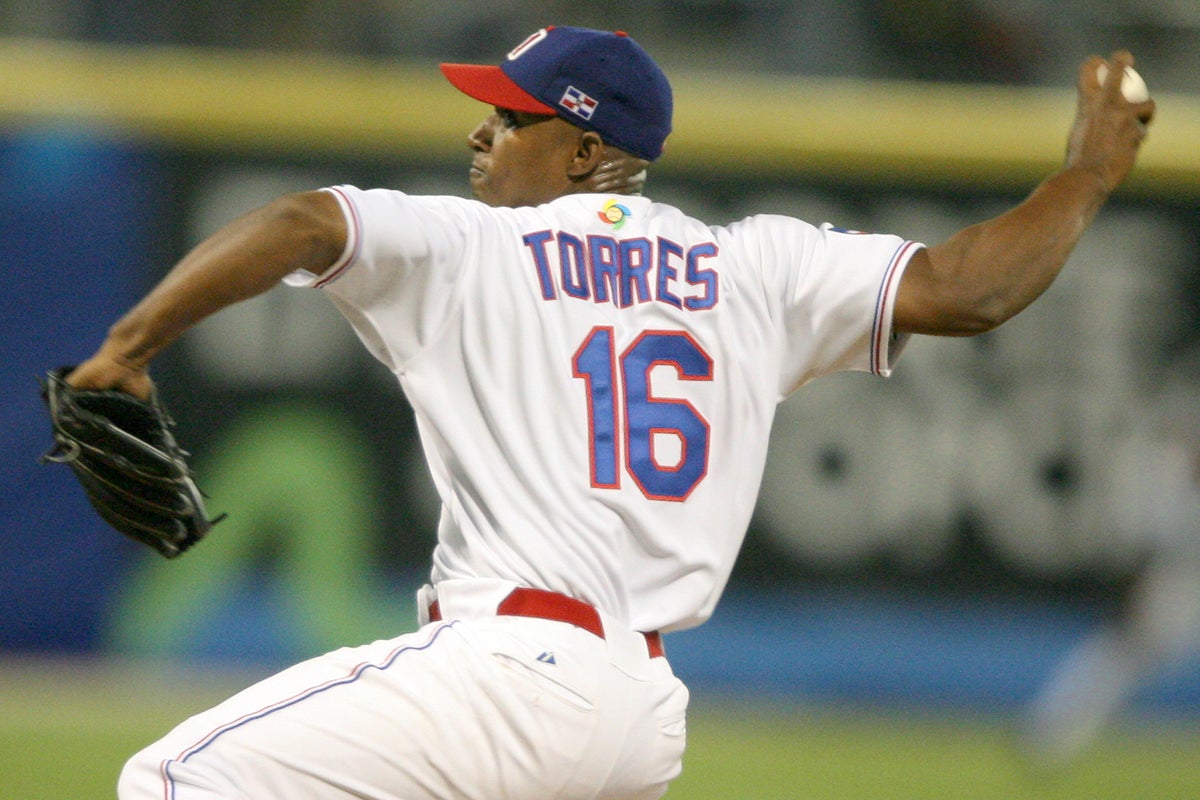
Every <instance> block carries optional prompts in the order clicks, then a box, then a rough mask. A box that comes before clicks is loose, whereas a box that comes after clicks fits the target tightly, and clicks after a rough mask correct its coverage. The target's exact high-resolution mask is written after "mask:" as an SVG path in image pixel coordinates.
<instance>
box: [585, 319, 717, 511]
mask: <svg viewBox="0 0 1200 800" xmlns="http://www.w3.org/2000/svg"><path fill="white" fill-rule="evenodd" d="M572 366H573V368H574V373H573V374H574V376H575V377H576V378H580V379H581V380H583V382H584V384H585V385H586V386H587V403H588V442H589V445H590V453H589V461H590V468H591V479H592V485H593V486H596V487H598V488H602V489H617V488H619V487H620V485H621V482H620V467H619V464H620V463H621V461H622V459H623V461H624V465H625V469H626V470H627V471H628V473H629V475H630V476H631V477H632V478H633V480H634V481H635V482H636V483H637V485H638V487H639V488H640V489H641V490H642V493H643V494H645V495H646V497H648V498H650V499H651V500H675V501H682V500H686V499H687V497H688V495H689V494H691V492H692V490H693V489H695V488H696V486H697V485H699V483H700V481H702V480H704V476H705V475H706V474H707V473H708V437H709V425H708V420H706V419H705V418H704V417H703V415H701V414H700V412H699V411H697V410H696V408H695V407H694V406H693V405H692V404H691V403H689V402H688V401H687V400H683V399H680V398H663V397H656V396H655V395H654V394H653V392H652V387H651V385H650V383H651V380H650V379H651V372H652V370H654V368H655V367H661V366H665V367H673V368H674V369H675V371H676V374H677V375H678V377H679V379H680V380H686V381H710V380H712V373H713V362H712V358H710V357H709V355H708V354H707V353H705V352H704V350H703V349H702V348H701V347H700V345H699V344H697V343H696V341H695V340H694V339H693V338H692V337H691V336H690V335H688V334H687V333H685V332H683V331H643V332H642V333H641V334H640V335H639V336H638V337H637V339H635V340H634V341H633V343H632V344H630V345H629V347H627V348H625V351H624V352H623V353H621V355H620V356H619V357H618V356H617V355H616V350H615V345H614V342H613V329H612V328H611V327H608V326H598V327H595V328H592V330H591V331H590V332H589V333H588V336H587V338H586V339H584V340H583V344H582V345H580V347H579V349H578V350H576V351H575V357H574V359H573V360H572ZM622 421H623V422H624V427H622V424H621V423H622ZM622 434H624V435H623V436H622ZM660 437H675V438H676V440H677V441H678V444H679V457H678V459H676V460H673V462H672V463H661V462H660V461H659V460H657V459H656V458H655V442H656V440H659V439H660ZM622 440H623V441H622Z"/></svg>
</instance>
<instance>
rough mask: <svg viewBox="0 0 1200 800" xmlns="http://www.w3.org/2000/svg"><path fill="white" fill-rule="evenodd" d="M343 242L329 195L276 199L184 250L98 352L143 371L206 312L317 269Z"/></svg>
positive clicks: (335, 254)
mask: <svg viewBox="0 0 1200 800" xmlns="http://www.w3.org/2000/svg"><path fill="white" fill-rule="evenodd" d="M345 240H346V231H345V224H344V221H343V218H342V215H341V211H340V209H339V208H338V206H337V202H336V200H334V199H333V197H332V196H330V195H329V194H328V193H324V192H310V193H305V194H299V195H288V196H285V197H282V198H280V199H278V200H276V201H274V202H272V203H270V204H269V205H267V206H264V207H263V208H260V209H258V210H256V211H253V212H250V213H249V214H247V215H245V216H243V217H241V218H239V219H237V220H235V221H234V222H232V223H230V224H229V225H227V226H226V227H224V228H222V229H221V230H220V231H218V232H217V233H216V234H214V235H213V236H212V237H210V238H209V239H207V240H205V241H204V242H203V243H201V244H200V245H199V246H197V247H196V248H195V249H194V250H192V251H191V252H190V253H188V254H187V255H186V256H185V257H184V258H183V259H182V260H181V261H180V262H179V263H178V264H177V265H176V266H175V268H174V269H172V270H171V272H170V273H168V274H167V276H166V277H165V278H164V279H163V280H162V282H161V283H159V284H158V285H157V286H156V287H155V288H154V289H153V290H152V291H151V292H150V293H149V294H148V295H146V297H145V298H144V299H143V300H142V301H141V302H140V303H138V304H137V305H136V306H135V307H134V308H133V309H132V310H131V311H130V312H129V313H128V314H126V315H125V316H123V317H122V318H121V319H120V320H118V321H117V322H116V323H115V324H114V325H113V326H112V328H111V329H110V331H109V335H108V338H107V340H106V341H105V343H104V346H103V347H102V349H101V351H102V352H103V353H105V354H106V355H107V356H108V357H109V358H111V359H113V360H114V361H117V362H118V363H120V364H122V365H123V366H125V367H128V368H130V369H134V370H143V369H145V367H146V365H147V364H148V363H149V362H150V360H151V359H152V358H153V357H154V356H155V355H156V354H158V353H159V352H160V351H161V350H162V349H163V348H165V347H166V346H167V345H169V344H171V343H172V342H173V341H175V340H176V339H177V338H179V336H180V335H181V334H183V332H184V331H186V330H187V329H188V328H190V327H192V326H193V325H195V324H196V323H197V322H199V321H200V320H202V319H204V318H205V317H207V316H209V315H211V314H213V313H215V312H217V311H220V310H221V309H223V308H225V307H227V306H230V305H233V304H235V303H238V302H240V301H242V300H247V299H249V298H251V297H254V296H256V295H259V294H262V293H263V292H266V291H267V290H268V289H270V288H272V287H273V286H275V285H276V284H278V283H279V281H280V280H282V279H283V278H284V277H285V276H286V275H288V274H289V273H291V272H293V271H294V270H297V269H307V270H309V271H310V272H314V273H318V274H319V273H321V272H323V271H324V270H325V269H326V268H327V267H328V266H329V265H331V264H332V263H333V262H334V260H335V259H337V257H338V256H339V255H340V254H341V252H342V249H343V248H344V246H345Z"/></svg>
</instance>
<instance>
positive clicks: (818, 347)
mask: <svg viewBox="0 0 1200 800" xmlns="http://www.w3.org/2000/svg"><path fill="white" fill-rule="evenodd" d="M329 191H331V192H332V193H333V194H334V196H335V197H336V198H337V199H338V201H339V203H340V204H341V205H342V208H343V211H344V213H345V215H346V219H347V222H348V225H349V239H348V242H347V246H346V250H345V252H344V254H343V255H342V257H341V259H340V260H339V261H338V262H337V263H336V264H335V265H334V266H333V267H332V268H331V269H330V270H328V271H327V272H326V273H325V274H324V275H321V276H305V275H297V276H293V278H292V279H291V282H292V283H300V284H308V285H312V286H317V287H321V288H323V289H324V290H325V291H327V292H328V293H329V295H330V296H331V297H332V298H333V300H334V302H335V303H336V304H337V306H338V307H339V308H340V309H341V310H342V312H343V313H344V314H345V316H346V317H347V318H348V319H349V321H350V322H351V324H352V325H353V327H354V329H355V331H356V332H357V333H358V335H359V337H360V338H361V339H362V341H363V342H365V343H366V345H367V347H368V348H369V349H370V351H371V352H372V353H373V354H374V355H375V356H376V357H377V358H378V359H379V360H380V361H382V362H383V363H384V364H386V365H387V366H388V367H389V368H391V369H392V370H393V372H394V373H395V374H396V376H397V377H398V379H399V381H400V383H401V385H402V386H403V389H404V391H405V393H406V395H407V397H408V398H409V400H410V401H411V403H412V406H413V408H414V409H415V412H416V418H417V422H418V426H419V429H420V434H421V439H422V442H423V446H424V449H425V455H426V457H427V459H428V462H429V465H430V469H431V471H432V475H433V480H434V483H435V484H436V486H437V489H438V491H439V493H440V495H441V498H442V502H443V511H442V517H441V523H440V526H439V531H438V544H437V548H436V551H435V553H434V565H433V573H432V581H433V583H434V584H437V583H438V582H440V581H444V580H448V579H456V578H500V579H504V580H510V581H514V582H516V583H518V584H521V585H526V586H532V587H535V588H541V589H547V590H551V591H555V592H560V593H563V594H567V595H571V596H573V597H576V598H579V599H581V600H584V601H586V602H588V603H591V604H592V605H594V606H596V607H597V608H599V609H601V610H603V611H604V612H606V613H607V614H610V615H612V616H613V617H615V618H616V619H618V620H621V621H622V622H623V623H624V624H626V625H628V626H629V627H630V628H632V629H634V630H645V631H649V630H673V629H681V628H686V627H690V626H693V625H696V624H699V623H700V622H702V621H704V620H705V619H707V618H708V616H709V615H710V614H711V613H712V611H713V608H714V606H715V605H716V602H717V599H718V597H719V596H720V594H721V591H722V589H723V588H724V586H725V584H726V581H727V580H728V577H729V574H730V571H731V569H732V567H733V564H734V560H735V558H736V555H737V552H738V550H739V548H740V546H741V544H742V540H743V538H744V535H745V531H746V528H747V526H748V524H749V521H750V517H751V513H752V511H753V509H754V505H755V500H756V497H757V494H758V488H759V481H760V478H761V474H762V470H763V465H764V461H765V458H766V450H767V442H768V438H769V437H768V434H769V430H770V426H771V421H772V418H773V415H774V411H775V407H776V405H777V404H778V402H779V401H780V400H781V399H782V398H783V397H785V396H786V395H787V394H788V393H789V392H791V391H792V390H793V389H794V388H796V387H798V386H800V385H801V384H803V383H805V382H806V381H808V380H810V379H812V378H815V377H817V376H819V375H821V374H824V373H829V372H832V371H836V370H846V369H852V370H869V371H872V372H875V373H880V374H886V373H887V372H888V371H889V369H890V367H891V363H892V360H893V359H894V357H895V356H896V354H897V353H898V350H899V347H898V344H899V342H898V341H896V340H895V339H893V337H891V336H890V330H891V315H892V306H893V300H894V297H895V294H896V288H897V286H898V284H899V282H900V275H901V273H902V271H903V269H904V267H905V265H906V263H907V261H908V259H909V258H910V257H911V255H912V254H913V253H914V252H915V251H916V249H917V248H918V247H920V245H918V244H916V243H913V242H908V241H905V240H903V239H900V238H897V237H894V236H887V235H873V234H861V233H856V232H851V231H845V230H840V229H838V228H834V227H831V226H825V227H821V228H817V227H814V226H812V225H809V224H807V223H804V222H801V221H799V220H795V219H791V218H787V217H781V216H756V217H751V218H748V219H745V220H742V221H740V222H737V223H734V224H732V225H729V226H726V227H711V226H708V225H706V224H704V223H701V222H699V221H697V220H695V219H691V218H689V217H687V216H686V215H685V214H683V213H682V212H681V211H679V210H678V209H675V208H673V207H671V206H667V205H663V204H659V203H654V202H652V201H651V200H650V199H647V198H643V197H625V196H622V197H615V196H610V195H597V194H584V195H572V196H568V197H564V198H561V199H558V200H556V201H554V202H552V203H549V204H547V205H543V206H540V207H538V208H518V209H511V208H492V207H489V206H486V205H484V204H482V203H479V202H476V201H472V200H464V199H461V198H454V197H416V196H409V195H406V194H403V193H401V192H398V191H390V190H370V191H363V190H360V189H357V188H354V187H350V186H339V187H336V188H332V189H330V190H329Z"/></svg>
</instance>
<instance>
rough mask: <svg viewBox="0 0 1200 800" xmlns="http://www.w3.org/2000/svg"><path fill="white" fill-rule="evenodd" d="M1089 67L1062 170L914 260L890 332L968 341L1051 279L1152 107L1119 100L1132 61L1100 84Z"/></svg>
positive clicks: (1115, 180)
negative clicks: (1011, 205)
mask: <svg viewBox="0 0 1200 800" xmlns="http://www.w3.org/2000/svg"><path fill="white" fill-rule="evenodd" d="M1101 63H1103V61H1102V60H1101V59H1099V58H1091V59H1089V60H1088V61H1086V62H1084V63H1083V64H1082V65H1081V66H1080V68H1079V76H1078V93H1079V95H1078V96H1079V100H1078V110H1077V113H1076V117H1075V123H1074V126H1073V128H1072V130H1071V134H1070V139H1069V141H1068V145H1067V158H1066V163H1065V165H1064V167H1063V169H1062V170H1060V171H1059V172H1057V173H1055V174H1054V175H1052V176H1050V177H1049V178H1047V179H1046V180H1045V181H1044V182H1043V183H1042V184H1041V185H1040V186H1038V187H1037V188H1036V189H1035V190H1034V191H1033V193H1032V194H1030V195H1029V197H1028V198H1026V199H1025V201H1024V202H1022V203H1021V204H1020V205H1018V206H1017V207H1015V208H1013V209H1012V210H1010V211H1008V212H1006V213H1004V214H1002V215H1000V216H998V217H996V218H994V219H991V220H988V221H986V222H982V223H979V224H978V225H972V226H971V227H968V228H965V229H964V230H962V231H959V232H958V233H957V234H955V235H953V236H951V237H950V238H949V239H947V240H946V241H945V242H943V243H941V244H938V245H935V246H932V247H929V248H928V249H926V250H923V251H921V252H919V253H917V254H916V255H915V256H914V257H913V259H912V261H911V262H910V263H909V265H908V267H907V268H906V270H905V272H904V277H903V279H902V280H901V283H900V288H899V291H898V294H897V297H896V308H895V312H894V315H893V328H894V330H895V331H896V332H897V333H927V334H938V335H943V336H970V335H974V334H977V333H983V332H985V331H988V330H991V329H992V328H995V327H996V326H998V325H1000V324H1001V323H1002V322H1004V321H1005V320H1007V319H1009V318H1010V317H1012V316H1013V315H1015V314H1017V313H1018V312H1020V311H1021V310H1022V309H1024V308H1025V307H1026V306H1028V305H1029V304H1030V303H1032V302H1033V301H1034V300H1035V299H1037V297H1038V296H1039V295H1041V294H1042V292H1044V291H1045V290H1046V289H1047V288H1048V287H1049V286H1050V284H1051V283H1052V282H1053V281H1054V279H1055V277H1057V275H1058V273H1059V271H1060V270H1061V269H1062V267H1063V265H1064V264H1065V263H1066V261H1067V257H1068V256H1069V255H1070V254H1071V251H1072V250H1073V249H1074V247H1075V245H1076V243H1077V242H1078V241H1079V239H1080V237H1081V236H1082V235H1083V232H1084V231H1085V230H1086V229H1087V227H1088V225H1090V224H1091V222H1092V220H1093V219H1094V218H1095V216H1096V213H1097V212H1098V211H1099V210H1100V207H1101V206H1102V205H1103V204H1104V202H1105V200H1107V199H1108V196H1109V195H1110V194H1111V193H1112V192H1113V190H1115V189H1116V188H1117V187H1118V186H1119V185H1120V184H1121V183H1122V182H1123V181H1124V180H1125V177H1126V176H1127V175H1128V174H1129V171H1130V170H1131V169H1132V168H1133V164H1134V161H1135V160H1136V158H1137V152H1138V148H1139V146H1140V145H1141V142H1142V139H1143V138H1144V137H1145V134H1146V126H1147V124H1148V123H1149V122H1150V120H1151V118H1152V117H1153V116H1154V101H1153V100H1148V101H1146V102H1144V103H1130V102H1129V101H1127V100H1126V99H1125V98H1124V97H1123V96H1122V94H1121V78H1122V76H1123V74H1124V67H1125V66H1126V65H1132V64H1133V56H1131V55H1130V54H1129V53H1127V52H1124V51H1121V52H1118V53H1115V54H1114V55H1113V57H1112V60H1111V61H1110V62H1109V64H1110V66H1115V69H1109V71H1108V75H1107V79H1106V80H1105V82H1104V84H1103V85H1101V84H1100V82H1099V80H1098V79H1097V77H1096V69H1097V67H1098V66H1099V65H1100V64H1101Z"/></svg>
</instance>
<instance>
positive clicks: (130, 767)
mask: <svg viewBox="0 0 1200 800" xmlns="http://www.w3.org/2000/svg"><path fill="white" fill-rule="evenodd" d="M164 760H165V759H164V758H163V757H162V755H161V754H160V753H159V752H158V751H157V749H156V748H155V747H154V746H153V745H151V746H150V747H147V748H146V749H145V750H142V751H141V752H139V753H137V754H136V755H134V756H133V757H132V758H130V759H129V760H128V761H126V762H125V766H124V768H122V770H121V777H120V778H119V779H118V780H117V797H118V798H119V800H150V799H151V798H154V800H161V798H162V796H163V785H164V777H163V773H162V765H163V762H164Z"/></svg>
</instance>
